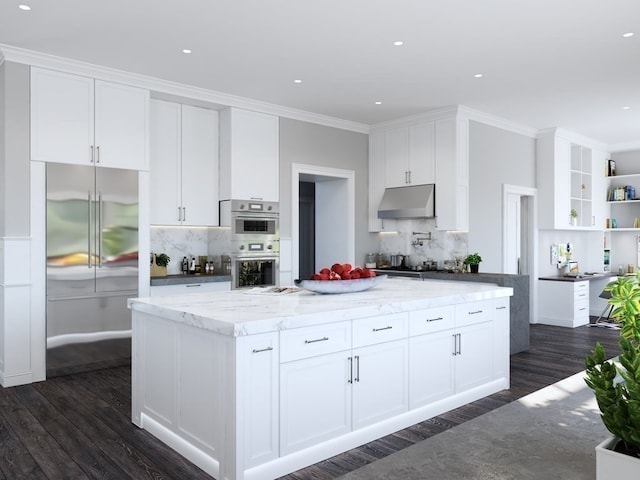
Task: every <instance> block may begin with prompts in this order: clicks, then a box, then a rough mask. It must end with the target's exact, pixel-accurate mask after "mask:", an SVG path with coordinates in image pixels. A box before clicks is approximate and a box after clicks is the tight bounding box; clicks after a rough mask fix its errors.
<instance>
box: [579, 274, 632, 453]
mask: <svg viewBox="0 0 640 480" xmlns="http://www.w3.org/2000/svg"><path fill="white" fill-rule="evenodd" d="M639 280H640V274H638V275H637V276H636V277H624V278H620V279H618V280H616V281H615V282H612V283H611V284H609V286H607V287H606V289H607V290H609V291H610V292H611V299H610V300H609V303H610V304H611V305H612V306H613V310H612V311H611V316H612V317H613V318H614V319H615V321H616V322H618V323H619V325H620V340H619V345H620V355H619V362H620V364H619V365H616V363H615V362H613V361H607V360H606V356H605V350H604V348H603V347H602V345H601V344H600V342H598V343H597V344H596V347H595V349H594V350H593V351H592V352H591V354H590V355H587V358H586V361H585V363H586V367H587V370H586V373H587V377H586V378H585V381H586V383H587V385H588V386H589V387H590V388H591V389H592V390H593V391H594V393H595V396H596V400H597V402H598V407H599V408H600V412H601V417H602V421H603V423H604V425H605V427H606V428H607V430H609V431H610V432H611V433H612V434H613V435H615V436H617V437H619V438H620V439H621V440H622V441H623V442H624V444H625V446H626V449H627V450H629V451H632V452H635V456H640V285H639V283H638V281H639Z"/></svg>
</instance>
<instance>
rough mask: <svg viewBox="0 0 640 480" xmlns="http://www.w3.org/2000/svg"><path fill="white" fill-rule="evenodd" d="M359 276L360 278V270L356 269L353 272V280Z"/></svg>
mask: <svg viewBox="0 0 640 480" xmlns="http://www.w3.org/2000/svg"><path fill="white" fill-rule="evenodd" d="M358 278H360V274H359V273H358V272H356V271H355V270H354V271H352V272H351V280H357V279H358Z"/></svg>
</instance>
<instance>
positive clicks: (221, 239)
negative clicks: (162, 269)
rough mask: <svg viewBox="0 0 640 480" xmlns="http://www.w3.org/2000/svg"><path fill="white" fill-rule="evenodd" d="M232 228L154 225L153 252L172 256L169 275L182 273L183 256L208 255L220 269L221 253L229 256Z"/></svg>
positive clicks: (168, 268)
mask: <svg viewBox="0 0 640 480" xmlns="http://www.w3.org/2000/svg"><path fill="white" fill-rule="evenodd" d="M230 250H231V229H229V228H225V227H151V253H166V254H167V255H169V258H171V261H170V262H169V266H168V267H167V274H169V275H177V274H180V266H181V263H182V257H188V258H190V257H196V259H197V258H198V257H199V256H204V255H207V256H208V257H209V261H213V262H214V266H215V268H216V269H218V271H220V270H219V269H220V256H221V255H229V252H230Z"/></svg>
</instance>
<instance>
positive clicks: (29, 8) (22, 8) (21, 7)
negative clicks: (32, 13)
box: [18, 4, 31, 11]
mask: <svg viewBox="0 0 640 480" xmlns="http://www.w3.org/2000/svg"><path fill="white" fill-rule="evenodd" d="M18 8H19V9H20V10H25V11H29V10H31V7H30V6H29V5H25V4H22V5H18Z"/></svg>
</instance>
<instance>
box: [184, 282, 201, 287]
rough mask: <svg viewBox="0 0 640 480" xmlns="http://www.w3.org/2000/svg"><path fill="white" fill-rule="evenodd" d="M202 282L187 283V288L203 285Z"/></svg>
mask: <svg viewBox="0 0 640 480" xmlns="http://www.w3.org/2000/svg"><path fill="white" fill-rule="evenodd" d="M201 286H202V284H200V283H192V284H191V285H187V288H193V287H201Z"/></svg>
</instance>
